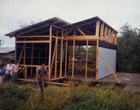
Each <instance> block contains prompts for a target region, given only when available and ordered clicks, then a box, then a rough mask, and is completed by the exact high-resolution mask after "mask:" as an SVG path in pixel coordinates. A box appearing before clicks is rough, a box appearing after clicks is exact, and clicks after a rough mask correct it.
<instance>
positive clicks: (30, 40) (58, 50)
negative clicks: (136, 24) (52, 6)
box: [6, 17, 120, 83]
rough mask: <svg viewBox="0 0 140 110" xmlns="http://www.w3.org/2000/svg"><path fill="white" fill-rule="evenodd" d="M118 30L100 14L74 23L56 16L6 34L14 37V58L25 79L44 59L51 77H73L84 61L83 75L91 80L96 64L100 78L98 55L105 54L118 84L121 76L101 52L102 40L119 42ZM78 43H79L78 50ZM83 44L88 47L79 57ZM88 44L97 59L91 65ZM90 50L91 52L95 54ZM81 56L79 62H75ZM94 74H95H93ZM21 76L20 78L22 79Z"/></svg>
mask: <svg viewBox="0 0 140 110" xmlns="http://www.w3.org/2000/svg"><path fill="white" fill-rule="evenodd" d="M117 33H118V32H117V31H116V30H115V29H113V28H112V27H111V26H109V25H108V24H107V23H105V22H104V21H103V20H102V19H100V18H99V17H93V18H90V19H87V20H83V21H80V22H77V23H74V24H71V23H69V22H66V21H64V20H62V19H60V18H57V17H54V18H51V19H48V20H46V21H43V22H40V23H37V24H33V25H30V26H28V27H25V28H22V29H19V30H16V31H14V32H11V33H8V34H6V36H9V37H15V59H17V60H18V63H19V64H20V66H22V67H23V68H22V69H21V70H20V71H19V73H18V74H19V75H21V74H22V75H21V76H24V79H23V80H26V79H28V78H29V77H32V76H34V77H35V75H36V70H37V68H38V67H39V66H40V63H41V62H45V65H46V67H47V68H48V73H49V80H50V81H53V80H58V79H62V78H66V77H68V76H70V77H72V78H74V77H75V75H76V73H77V72H78V71H79V68H80V65H81V64H82V62H83V61H84V62H85V66H84V67H85V68H84V78H85V79H88V72H89V70H90V69H91V67H92V66H94V71H93V73H94V75H95V80H97V79H98V57H99V55H100V56H101V57H102V59H103V60H104V62H105V63H106V65H107V66H108V68H109V69H110V71H111V72H112V74H113V75H114V76H115V78H116V80H117V82H118V83H120V81H119V79H118V78H117V76H116V75H115V73H114V72H115V71H113V70H112V69H111V67H110V65H109V64H108V62H107V61H106V59H105V58H104V56H103V55H102V53H101V52H100V51H99V49H98V48H99V41H104V42H106V43H109V44H113V45H117ZM75 46H77V47H78V46H79V49H78V51H77V53H76V52H75ZM80 46H84V47H85V48H86V51H85V55H84V57H83V58H81V57H80V54H79V53H80ZM88 46H89V47H90V46H94V51H92V52H93V54H94V57H95V58H94V59H93V62H94V63H92V64H91V66H90V67H88V65H89V64H88V61H89V58H88V52H90V51H89V50H88ZM92 52H91V53H92ZM76 55H79V57H78V58H79V60H78V61H79V62H78V63H79V64H78V65H77V66H76V67H75V65H76V64H75V61H76V58H77V56H76ZM90 77H92V76H90ZM19 79H20V78H19Z"/></svg>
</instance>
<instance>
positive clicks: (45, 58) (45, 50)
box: [45, 43, 48, 65]
mask: <svg viewBox="0 0 140 110" xmlns="http://www.w3.org/2000/svg"><path fill="white" fill-rule="evenodd" d="M47 45H48V43H46V50H45V64H46V65H47V60H48V58H47V51H48V49H47V47H48V46H47Z"/></svg>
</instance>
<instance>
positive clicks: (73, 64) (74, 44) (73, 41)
mask: <svg viewBox="0 0 140 110" xmlns="http://www.w3.org/2000/svg"><path fill="white" fill-rule="evenodd" d="M74 54H75V40H73V60H72V61H73V62H72V78H74V59H75V58H74V57H75V56H74Z"/></svg>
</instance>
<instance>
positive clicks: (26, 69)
mask: <svg viewBox="0 0 140 110" xmlns="http://www.w3.org/2000/svg"><path fill="white" fill-rule="evenodd" d="M25 79H27V67H25Z"/></svg>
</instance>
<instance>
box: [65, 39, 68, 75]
mask: <svg viewBox="0 0 140 110" xmlns="http://www.w3.org/2000/svg"><path fill="white" fill-rule="evenodd" d="M67 48H68V41H66V53H65V76H66V75H67Z"/></svg>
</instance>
